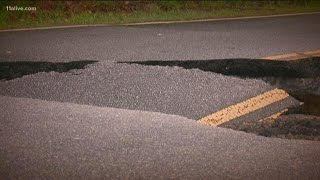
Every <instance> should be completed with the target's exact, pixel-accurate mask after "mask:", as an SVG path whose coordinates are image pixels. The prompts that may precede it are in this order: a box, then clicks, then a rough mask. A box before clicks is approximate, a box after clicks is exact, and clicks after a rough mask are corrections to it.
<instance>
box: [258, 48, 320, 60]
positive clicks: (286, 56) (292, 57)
mask: <svg viewBox="0 0 320 180" xmlns="http://www.w3.org/2000/svg"><path fill="white" fill-rule="evenodd" d="M315 56H320V50H314V51H305V52H295V53H289V54H280V55H275V56H266V57H261V58H259V59H267V60H287V61H292V60H297V59H302V58H308V57H315Z"/></svg>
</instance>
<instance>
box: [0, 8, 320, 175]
mask: <svg viewBox="0 0 320 180" xmlns="http://www.w3.org/2000/svg"><path fill="white" fill-rule="evenodd" d="M319 19H320V15H319V14H313V15H300V16H290V17H277V18H260V19H246V20H230V21H212V22H197V23H182V24H162V25H143V26H110V27H87V28H69V29H51V30H33V31H20V32H1V33H0V42H1V43H0V65H1V68H2V69H4V70H7V69H8V67H10V68H9V69H11V67H15V69H16V70H15V71H14V72H13V73H12V75H10V77H8V76H6V78H7V79H6V78H2V79H1V80H0V90H1V91H0V95H1V101H0V104H1V106H0V108H1V112H2V113H1V116H0V117H1V121H0V123H1V126H0V127H1V129H0V135H1V136H0V142H1V144H2V145H1V147H0V157H1V159H0V168H1V170H0V173H1V174H0V175H1V176H2V177H4V178H9V177H11V178H17V177H25V178H26V179H28V178H32V177H38V178H43V177H47V176H50V177H52V178H68V177H69V178H70V177H73V178H76V177H82V178H85V177H93V178H102V177H105V178H118V179H125V178H129V179H150V178H159V179H161V178H163V179H167V178H181V179H185V178H188V179H199V178H200V179H212V178H219V179H222V178H223V179H236V178H241V179H244V178H250V179H255V178H257V179H271V178H272V179H274V178H277V179H282V178H285V177H288V178H298V179H317V178H319V176H320V170H319V169H320V161H319V159H320V144H319V142H312V141H296V140H291V141H289V140H280V139H274V138H263V137H258V136H255V135H251V134H245V133H241V132H236V131H233V130H230V129H223V128H215V127H206V126H204V125H200V124H198V123H196V122H195V120H197V119H199V118H201V117H203V116H205V115H208V114H210V113H212V112H215V111H217V110H219V109H221V108H224V107H228V106H230V105H233V104H235V103H237V102H241V101H243V100H246V99H248V98H250V97H253V96H256V95H258V94H261V93H263V92H265V91H268V90H271V89H274V88H276V87H277V86H276V85H274V84H271V83H268V82H266V81H264V80H263V79H257V78H243V77H237V76H227V75H222V74H220V73H215V72H205V71H202V70H200V69H197V68H195V69H185V68H183V67H176V66H174V67H169V66H157V65H155V66H145V65H141V64H127V63H119V62H123V61H127V62H129V61H148V60H161V61H165V60H175V61H182V60H206V59H225V58H234V59H235V60H236V59H237V58H257V57H261V56H267V55H274V54H282V53H288V52H297V51H298V52H299V51H305V50H313V49H319V47H320V35H319V33H318V32H320V24H319V23H317V22H318V20H319ZM71 61H77V63H73V64H72V63H71V64H70V63H67V62H71ZM94 61H97V62H94ZM239 61H240V60H239ZM45 62H47V63H45ZM58 62H60V63H58ZM23 63H27V66H25V64H23ZM79 63H80V65H79ZM28 64H29V65H28ZM86 64H87V65H86ZM84 65H86V66H84ZM21 67H23V68H21ZM6 68H7V69H6ZM296 104H299V101H298V100H296V99H294V98H293V97H289V98H287V99H285V100H284V101H281V102H278V103H274V104H273V105H271V106H268V107H267V108H265V109H264V110H263V111H258V112H257V113H255V114H253V115H251V116H246V117H245V118H254V119H259V118H263V117H264V116H267V115H270V114H273V113H275V112H278V111H279V109H281V108H284V107H289V106H292V105H296ZM114 108H117V109H114ZM146 111H149V112H146Z"/></svg>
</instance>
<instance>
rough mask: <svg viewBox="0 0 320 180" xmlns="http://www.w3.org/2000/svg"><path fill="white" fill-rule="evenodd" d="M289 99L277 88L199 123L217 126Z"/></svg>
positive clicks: (203, 119) (214, 114)
mask: <svg viewBox="0 0 320 180" xmlns="http://www.w3.org/2000/svg"><path fill="white" fill-rule="evenodd" d="M287 97H289V94H288V93H286V92H285V91H284V90H282V89H277V88H276V89H273V90H271V91H267V92H265V93H263V94H260V95H258V96H256V97H253V98H250V99H248V100H245V101H243V102H240V103H238V104H235V105H233V106H229V107H227V108H225V109H222V110H220V111H218V112H216V113H213V114H211V115H209V116H206V117H204V118H202V119H200V120H199V123H202V124H207V125H210V126H217V125H220V124H223V123H225V122H228V121H230V120H232V119H235V118H238V117H240V116H243V115H246V114H248V113H250V112H253V111H256V110H258V109H260V108H263V107H265V106H268V105H270V104H272V103H275V102H277V101H280V100H283V99H285V98H287Z"/></svg>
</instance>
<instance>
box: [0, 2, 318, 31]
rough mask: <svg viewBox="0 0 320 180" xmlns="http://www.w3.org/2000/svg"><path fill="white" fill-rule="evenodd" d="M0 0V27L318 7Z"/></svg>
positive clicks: (191, 17) (253, 13)
mask: <svg viewBox="0 0 320 180" xmlns="http://www.w3.org/2000/svg"><path fill="white" fill-rule="evenodd" d="M0 3H1V4H0V5H1V7H2V10H1V12H0V29H11V28H28V27H43V26H61V25H86V24H123V23H137V22H149V21H173V20H194V19H207V18H222V17H241V16H256V15H271V14H285V13H301V12H315V11H320V1H317V0H266V1H261V0H251V1H250V0H228V1H227V0H223V1H209V0H207V1H177V0H170V1H147V0H137V1H16V0H15V1H12V0H11V1H1V2H0ZM9 6H10V7H9ZM16 7H18V8H26V7H31V8H33V9H32V10H30V9H29V10H16V9H15V8H16ZM34 7H35V8H36V10H35V9H34Z"/></svg>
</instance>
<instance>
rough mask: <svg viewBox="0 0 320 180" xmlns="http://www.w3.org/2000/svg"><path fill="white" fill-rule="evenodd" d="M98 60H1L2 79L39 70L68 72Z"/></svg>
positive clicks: (0, 76)
mask: <svg viewBox="0 0 320 180" xmlns="http://www.w3.org/2000/svg"><path fill="white" fill-rule="evenodd" d="M95 62H97V61H89V60H85V61H72V62H67V63H52V62H32V61H27V62H26V61H23V62H19V61H16V62H0V80H2V79H5V80H12V79H15V78H19V77H22V76H25V75H30V74H35V73H39V72H50V71H55V72H59V73H63V72H68V71H70V70H73V69H83V68H85V66H87V65H88V64H92V63H95Z"/></svg>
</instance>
